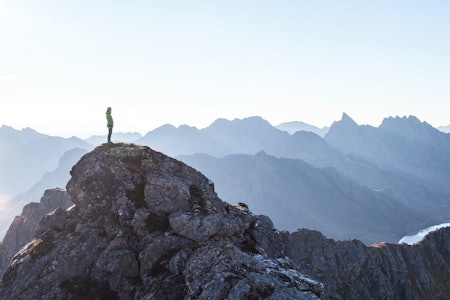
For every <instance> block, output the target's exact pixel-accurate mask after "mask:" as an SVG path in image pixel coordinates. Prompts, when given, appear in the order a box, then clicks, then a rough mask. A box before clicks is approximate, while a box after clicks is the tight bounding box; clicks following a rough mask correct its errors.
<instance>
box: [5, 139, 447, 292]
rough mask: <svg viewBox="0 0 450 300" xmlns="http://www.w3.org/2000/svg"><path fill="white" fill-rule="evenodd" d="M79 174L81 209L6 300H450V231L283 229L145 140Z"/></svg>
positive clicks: (53, 221)
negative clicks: (404, 238)
mask: <svg viewBox="0 0 450 300" xmlns="http://www.w3.org/2000/svg"><path fill="white" fill-rule="evenodd" d="M71 173H72V179H71V180H70V181H69V183H68V185H67V189H68V192H69V194H70V196H71V197H72V200H73V202H74V203H75V204H76V205H75V206H72V207H71V208H69V209H67V210H64V209H58V210H56V211H55V212H54V213H53V214H51V215H48V216H46V217H44V219H43V220H42V221H41V223H40V225H39V227H38V229H37V233H36V236H35V239H34V240H33V241H31V242H30V243H29V244H27V245H26V246H25V247H24V248H22V249H21V250H20V251H19V252H18V253H17V254H16V255H15V257H14V258H13V260H12V262H11V264H10V266H9V267H8V269H7V270H6V271H5V273H4V276H3V278H2V281H1V287H0V298H1V299H10V298H11V299H12V298H14V299H29V298H36V297H38V298H51V299H86V298H88V299H183V298H184V299H194V298H195V299H197V298H198V299H247V298H255V299H315V298H317V297H318V296H320V297H321V298H323V299H449V298H450V287H449V286H448V282H449V280H450V242H449V241H450V228H442V229H440V230H438V231H436V232H433V233H431V234H429V235H428V236H427V237H426V238H425V239H424V240H423V241H422V242H420V243H417V244H415V245H412V246H410V245H406V244H401V245H396V244H388V243H381V244H375V245H372V246H365V245H364V244H363V243H362V242H360V241H358V240H350V241H334V240H332V239H327V238H325V237H324V236H323V235H322V234H321V233H320V232H317V231H312V230H307V229H300V230H297V231H294V232H292V233H289V232H287V231H277V230H275V229H274V228H273V223H272V221H271V220H270V219H269V218H268V217H266V216H256V215H253V214H252V213H251V212H250V211H249V208H248V207H247V206H246V205H245V204H243V203H238V204H237V205H236V206H232V205H230V204H227V203H225V202H222V201H221V200H220V199H219V198H218V197H217V195H216V193H215V191H214V185H213V183H212V182H211V181H209V180H208V179H207V178H206V177H204V176H203V175H202V174H201V173H199V172H197V171H195V170H194V169H192V168H191V167H189V166H187V165H185V164H183V163H181V162H179V161H177V160H175V159H172V158H170V157H167V156H165V155H163V154H161V153H159V152H155V151H153V150H151V149H150V148H147V147H141V146H136V145H127V144H113V145H102V146H100V147H97V148H96V149H95V150H94V151H92V152H91V153H88V154H87V155H85V156H84V157H83V158H82V159H81V160H80V161H79V162H78V163H77V164H76V165H75V166H74V167H73V169H72V172H71ZM305 274H306V275H305ZM311 278H314V279H315V280H312V279H311ZM316 280H317V281H316ZM319 282H322V283H323V285H322V284H321V283H319Z"/></svg>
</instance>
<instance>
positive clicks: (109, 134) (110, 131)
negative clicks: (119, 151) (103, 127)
mask: <svg viewBox="0 0 450 300" xmlns="http://www.w3.org/2000/svg"><path fill="white" fill-rule="evenodd" d="M112 129H113V128H112V126H108V143H111V135H112Z"/></svg>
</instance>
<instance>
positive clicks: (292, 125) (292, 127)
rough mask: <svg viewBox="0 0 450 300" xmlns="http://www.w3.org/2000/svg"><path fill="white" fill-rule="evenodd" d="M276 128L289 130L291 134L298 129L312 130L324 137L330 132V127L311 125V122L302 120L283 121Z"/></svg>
mask: <svg viewBox="0 0 450 300" xmlns="http://www.w3.org/2000/svg"><path fill="white" fill-rule="evenodd" d="M275 128H278V129H280V130H284V131H286V132H288V133H289V134H294V133H296V132H297V131H310V132H313V133H315V134H317V135H319V136H321V137H323V136H324V135H325V134H326V133H327V132H328V129H329V127H323V128H319V127H316V126H313V125H309V124H306V123H304V122H300V121H292V122H285V123H281V124H279V125H276V126H275Z"/></svg>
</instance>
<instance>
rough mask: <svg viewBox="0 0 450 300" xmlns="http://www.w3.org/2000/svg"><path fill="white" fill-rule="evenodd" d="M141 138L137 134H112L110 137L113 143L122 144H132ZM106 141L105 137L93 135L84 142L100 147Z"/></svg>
mask: <svg viewBox="0 0 450 300" xmlns="http://www.w3.org/2000/svg"><path fill="white" fill-rule="evenodd" d="M140 138H142V135H141V134H140V133H138V132H114V133H113V135H112V138H111V139H112V141H113V142H117V141H120V142H124V143H134V142H136V141H137V140H138V139H140ZM107 140H108V138H107V135H106V134H105V135H93V136H91V137H89V138H87V139H85V140H84V141H85V142H87V143H89V144H91V145H94V146H95V145H100V144H103V143H106V141H107Z"/></svg>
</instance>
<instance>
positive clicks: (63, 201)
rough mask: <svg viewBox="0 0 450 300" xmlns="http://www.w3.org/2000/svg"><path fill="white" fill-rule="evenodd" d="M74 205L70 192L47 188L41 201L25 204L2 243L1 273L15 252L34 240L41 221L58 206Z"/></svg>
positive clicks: (0, 256)
mask: <svg viewBox="0 0 450 300" xmlns="http://www.w3.org/2000/svg"><path fill="white" fill-rule="evenodd" d="M71 205H73V203H72V202H71V201H70V196H69V194H68V193H67V192H66V191H65V190H62V189H52V190H46V191H45V192H44V195H43V196H42V198H41V201H40V202H39V203H35V202H32V203H29V204H27V205H25V206H24V208H23V211H22V214H21V215H20V216H17V217H15V219H14V221H13V222H12V224H11V226H10V227H9V229H8V232H7V233H6V235H5V237H4V238H3V241H2V242H1V243H0V274H2V273H3V271H4V269H5V268H6V267H7V266H8V264H9V262H10V260H11V258H12V257H13V256H14V254H15V253H16V252H17V251H18V250H19V249H20V248H22V247H23V246H24V245H25V244H27V243H28V242H30V241H31V240H33V238H34V234H35V231H36V228H37V226H38V224H39V221H41V219H42V218H43V217H44V216H45V215H46V214H48V213H50V212H52V211H53V210H55V209H57V208H68V207H69V206H71Z"/></svg>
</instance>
